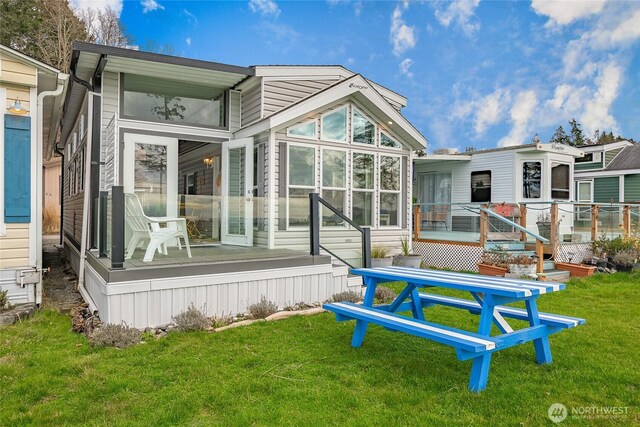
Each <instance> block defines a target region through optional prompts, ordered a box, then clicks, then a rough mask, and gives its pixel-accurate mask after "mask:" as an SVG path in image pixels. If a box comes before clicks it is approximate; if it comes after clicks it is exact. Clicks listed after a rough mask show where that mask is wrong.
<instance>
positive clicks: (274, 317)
mask: <svg viewBox="0 0 640 427" xmlns="http://www.w3.org/2000/svg"><path fill="white" fill-rule="evenodd" d="M324 311H326V310H325V309H324V308H322V307H314V308H310V309H308V310H296V311H279V312H277V313H274V314H272V315H271V316H269V317H267V318H266V319H265V320H266V321H268V322H270V321H272V320H280V319H286V318H288V317H293V316H310V315H312V314H318V313H323V312H324Z"/></svg>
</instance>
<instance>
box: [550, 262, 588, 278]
mask: <svg viewBox="0 0 640 427" xmlns="http://www.w3.org/2000/svg"><path fill="white" fill-rule="evenodd" d="M596 268H597V267H594V266H592V265H584V264H571V263H568V262H556V269H558V270H562V271H568V272H569V273H571V277H586V276H591V275H593V273H594V272H595V271H596Z"/></svg>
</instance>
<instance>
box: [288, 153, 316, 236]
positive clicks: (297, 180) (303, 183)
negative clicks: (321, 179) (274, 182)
mask: <svg viewBox="0 0 640 427" xmlns="http://www.w3.org/2000/svg"><path fill="white" fill-rule="evenodd" d="M288 170H289V198H288V202H289V205H288V206H289V213H288V215H287V217H288V219H289V226H294V227H295V226H308V225H309V193H312V192H314V191H315V190H316V183H315V176H316V150H315V148H314V147H303V146H299V145H289V168H288Z"/></svg>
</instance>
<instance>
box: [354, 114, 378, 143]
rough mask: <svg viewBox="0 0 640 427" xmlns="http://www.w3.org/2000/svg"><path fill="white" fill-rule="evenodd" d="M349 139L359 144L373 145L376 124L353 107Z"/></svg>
mask: <svg viewBox="0 0 640 427" xmlns="http://www.w3.org/2000/svg"><path fill="white" fill-rule="evenodd" d="M351 129H352V132H351V140H352V141H353V142H357V143H360V144H369V145H375V143H376V126H375V125H374V124H373V122H372V121H371V120H369V119H368V118H367V117H366V116H365V115H364V114H362V113H361V112H360V111H358V110H357V109H355V108H353V114H352V120H351Z"/></svg>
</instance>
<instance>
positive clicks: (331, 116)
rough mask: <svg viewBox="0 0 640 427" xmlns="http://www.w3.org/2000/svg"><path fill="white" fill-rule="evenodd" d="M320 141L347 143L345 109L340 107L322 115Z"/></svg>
mask: <svg viewBox="0 0 640 427" xmlns="http://www.w3.org/2000/svg"><path fill="white" fill-rule="evenodd" d="M320 121H321V124H320V128H321V131H322V132H321V133H322V134H321V136H320V137H321V139H323V140H325V141H336V142H346V141H347V107H341V108H339V109H337V110H333V111H330V112H328V113H325V114H323V115H322V117H321V119H320Z"/></svg>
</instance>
